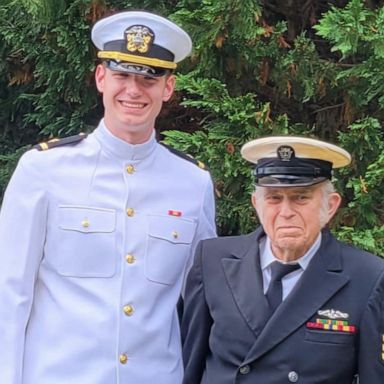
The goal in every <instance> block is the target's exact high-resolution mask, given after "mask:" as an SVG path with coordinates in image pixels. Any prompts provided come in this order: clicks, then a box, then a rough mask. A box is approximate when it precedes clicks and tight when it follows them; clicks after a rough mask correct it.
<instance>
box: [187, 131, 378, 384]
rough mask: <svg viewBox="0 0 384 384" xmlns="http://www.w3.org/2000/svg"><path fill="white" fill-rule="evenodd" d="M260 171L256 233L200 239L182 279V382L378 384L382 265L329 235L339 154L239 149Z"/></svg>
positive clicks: (256, 146) (288, 143)
mask: <svg viewBox="0 0 384 384" xmlns="http://www.w3.org/2000/svg"><path fill="white" fill-rule="evenodd" d="M242 154H243V156H244V157H245V159H247V160H250V161H252V162H254V163H256V168H255V176H256V190H255V192H254V194H253V196H252V203H253V205H254V207H255V209H256V211H257V214H258V217H259V220H260V223H261V226H260V227H259V228H257V229H256V231H255V232H253V233H251V234H248V235H245V236H237V237H227V238H219V239H211V240H204V241H202V242H201V243H200V245H199V247H198V249H197V253H196V258H195V262H194V266H193V267H192V269H191V272H190V274H189V276H188V279H187V285H186V291H185V307H184V308H185V312H184V315H183V322H182V338H183V340H184V348H183V357H184V363H185V378H184V381H183V383H184V384H200V383H204V384H235V383H236V384H254V383H263V384H281V383H296V382H297V383H319V384H320V383H324V384H325V383H327V384H331V383H332V384H351V383H352V382H357V380H358V377H360V383H361V384H381V383H382V382H383V377H384V311H383V308H384V262H383V260H382V259H380V258H378V257H376V256H374V255H372V254H369V253H366V252H363V251H361V250H358V249H355V248H353V247H351V246H349V245H346V244H343V243H341V242H339V241H337V240H336V239H335V238H334V237H333V236H332V235H331V234H330V232H329V230H328V229H326V225H327V223H328V222H329V221H330V220H331V218H332V216H333V215H334V214H335V212H336V210H337V208H338V206H339V204H340V200H341V198H340V195H339V194H338V193H336V192H335V191H334V189H333V185H332V183H331V181H330V180H329V179H330V178H331V173H332V167H333V168H337V167H342V166H345V165H347V164H348V163H349V161H350V156H349V154H348V153H347V152H346V151H344V150H343V149H341V148H339V147H337V146H334V145H330V144H328V143H324V142H321V141H317V140H313V139H307V138H297V137H269V138H263V139H258V140H254V141H251V142H250V143H248V144H246V145H245V146H244V147H243V149H242Z"/></svg>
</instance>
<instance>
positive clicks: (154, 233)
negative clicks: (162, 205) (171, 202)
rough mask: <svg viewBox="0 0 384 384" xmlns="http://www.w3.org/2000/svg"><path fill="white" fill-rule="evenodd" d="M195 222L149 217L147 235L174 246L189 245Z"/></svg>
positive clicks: (174, 218) (177, 218) (165, 217)
mask: <svg viewBox="0 0 384 384" xmlns="http://www.w3.org/2000/svg"><path fill="white" fill-rule="evenodd" d="M195 230H196V222H195V221H194V220H192V219H185V218H180V217H171V216H160V215H158V216H149V228H148V233H149V236H151V237H156V238H159V239H163V240H167V241H170V242H171V243H175V244H189V243H191V242H192V240H193V237H194V235H195Z"/></svg>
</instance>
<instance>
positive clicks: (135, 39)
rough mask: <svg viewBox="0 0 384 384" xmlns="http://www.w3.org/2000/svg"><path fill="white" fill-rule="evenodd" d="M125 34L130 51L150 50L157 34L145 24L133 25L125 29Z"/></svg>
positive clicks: (143, 51)
mask: <svg viewBox="0 0 384 384" xmlns="http://www.w3.org/2000/svg"><path fill="white" fill-rule="evenodd" d="M124 34H125V38H126V40H127V50H128V52H136V51H137V52H140V53H146V52H148V50H149V48H150V46H151V44H152V42H153V39H154V36H155V35H154V33H153V32H152V31H151V30H150V29H149V28H148V27H145V26H143V25H132V26H131V27H129V28H127V29H126V30H125V32H124Z"/></svg>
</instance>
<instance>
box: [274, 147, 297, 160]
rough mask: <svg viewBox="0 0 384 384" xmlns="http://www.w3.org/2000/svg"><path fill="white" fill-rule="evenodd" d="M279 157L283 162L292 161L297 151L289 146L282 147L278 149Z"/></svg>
mask: <svg viewBox="0 0 384 384" xmlns="http://www.w3.org/2000/svg"><path fill="white" fill-rule="evenodd" d="M277 156H278V157H279V159H280V160H281V161H291V159H293V158H294V157H295V150H294V149H293V148H292V147H290V146H289V145H280V147H279V148H277Z"/></svg>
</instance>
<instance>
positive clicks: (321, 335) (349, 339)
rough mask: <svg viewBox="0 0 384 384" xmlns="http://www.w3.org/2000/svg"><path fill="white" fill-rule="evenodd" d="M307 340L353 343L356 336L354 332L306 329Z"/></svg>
mask: <svg viewBox="0 0 384 384" xmlns="http://www.w3.org/2000/svg"><path fill="white" fill-rule="evenodd" d="M305 340H306V341H310V342H313V343H326V344H334V345H340V346H342V345H349V346H351V345H353V344H354V341H355V338H354V334H353V333H347V332H336V331H315V330H308V329H307V330H306V333H305Z"/></svg>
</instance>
